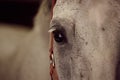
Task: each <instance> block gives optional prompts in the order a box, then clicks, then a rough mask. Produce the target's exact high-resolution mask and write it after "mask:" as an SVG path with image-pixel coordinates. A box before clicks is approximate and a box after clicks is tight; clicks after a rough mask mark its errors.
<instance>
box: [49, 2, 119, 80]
mask: <svg viewBox="0 0 120 80" xmlns="http://www.w3.org/2000/svg"><path fill="white" fill-rule="evenodd" d="M51 28H56V30H55V31H53V34H54V40H55V45H54V46H55V49H54V53H55V61H56V68H57V72H58V76H59V80H116V75H118V73H116V71H117V69H118V66H117V65H118V59H119V53H120V52H119V50H120V4H119V3H118V2H117V0H116V1H115V0H58V1H57V2H56V5H55V7H54V12H53V19H52V22H51ZM117 80H118V79H117Z"/></svg>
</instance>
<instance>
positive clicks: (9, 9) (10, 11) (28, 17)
mask: <svg viewBox="0 0 120 80" xmlns="http://www.w3.org/2000/svg"><path fill="white" fill-rule="evenodd" d="M40 2H41V1H40V0H0V23H10V24H18V25H25V26H28V27H32V26H33V17H34V16H35V14H36V12H37V10H38V7H39V5H40Z"/></svg>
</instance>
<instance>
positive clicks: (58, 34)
mask: <svg viewBox="0 0 120 80" xmlns="http://www.w3.org/2000/svg"><path fill="white" fill-rule="evenodd" d="M53 35H54V40H55V41H56V42H57V43H65V42H66V36H65V34H64V32H62V31H60V30H55V31H53Z"/></svg>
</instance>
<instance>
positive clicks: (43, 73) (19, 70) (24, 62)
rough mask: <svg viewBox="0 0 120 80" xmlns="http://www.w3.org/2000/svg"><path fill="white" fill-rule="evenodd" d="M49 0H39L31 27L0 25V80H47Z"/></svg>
mask: <svg viewBox="0 0 120 80" xmlns="http://www.w3.org/2000/svg"><path fill="white" fill-rule="evenodd" d="M50 4H51V2H50V0H43V1H42V4H41V6H40V9H39V10H38V14H37V15H36V17H35V19H34V28H33V29H32V30H30V29H27V28H20V27H19V28H18V27H16V25H11V26H10V25H5V24H1V25H0V80H49V78H50V77H49V56H48V28H49V23H50V8H49V7H50Z"/></svg>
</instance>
